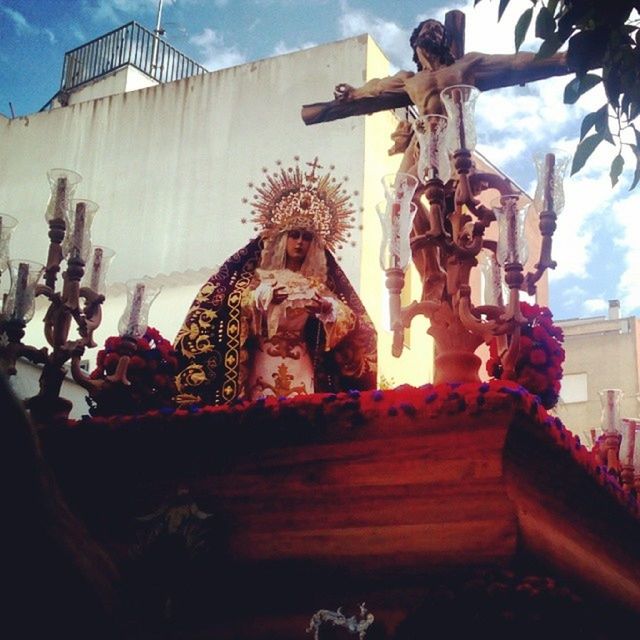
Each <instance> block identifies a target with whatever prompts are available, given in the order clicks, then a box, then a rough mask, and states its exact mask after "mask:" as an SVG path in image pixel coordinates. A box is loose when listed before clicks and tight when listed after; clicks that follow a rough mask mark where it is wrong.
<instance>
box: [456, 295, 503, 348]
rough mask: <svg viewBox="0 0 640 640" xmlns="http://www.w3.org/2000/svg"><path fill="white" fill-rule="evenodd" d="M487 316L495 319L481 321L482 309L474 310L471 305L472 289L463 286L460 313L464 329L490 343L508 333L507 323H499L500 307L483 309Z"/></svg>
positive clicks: (459, 304) (459, 301)
mask: <svg viewBox="0 0 640 640" xmlns="http://www.w3.org/2000/svg"><path fill="white" fill-rule="evenodd" d="M483 310H484V312H485V314H487V315H491V316H492V317H493V318H494V319H489V320H485V321H483V320H481V319H480V317H479V316H480V315H481V311H480V309H474V307H473V305H472V304H471V287H470V286H469V285H467V284H465V285H462V286H461V287H460V290H459V300H458V312H459V315H460V321H461V322H462V324H463V325H464V327H465V328H466V329H467V330H469V331H471V333H473V334H475V335H477V336H480V337H481V338H482V339H483V340H484V342H489V341H490V340H491V339H492V338H493V337H494V336H495V335H497V334H498V333H503V332H505V331H507V330H508V329H507V326H506V323H501V322H499V320H498V318H499V316H500V313H501V311H502V310H501V309H500V308H499V307H489V306H485V307H483Z"/></svg>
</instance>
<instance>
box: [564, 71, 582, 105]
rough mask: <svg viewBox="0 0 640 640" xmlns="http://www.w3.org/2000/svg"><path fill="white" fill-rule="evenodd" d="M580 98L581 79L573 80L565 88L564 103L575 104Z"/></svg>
mask: <svg viewBox="0 0 640 640" xmlns="http://www.w3.org/2000/svg"><path fill="white" fill-rule="evenodd" d="M579 97H580V78H578V77H575V78H572V79H571V80H570V81H569V83H568V84H567V86H566V87H565V88H564V97H563V100H564V103H565V104H575V102H576V101H577V100H578V98H579Z"/></svg>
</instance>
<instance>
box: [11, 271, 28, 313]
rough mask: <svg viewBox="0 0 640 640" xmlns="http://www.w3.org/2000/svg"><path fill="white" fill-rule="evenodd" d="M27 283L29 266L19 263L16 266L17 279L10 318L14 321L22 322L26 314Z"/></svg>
mask: <svg viewBox="0 0 640 640" xmlns="http://www.w3.org/2000/svg"><path fill="white" fill-rule="evenodd" d="M28 282H29V265H28V264H27V263H26V262H21V263H20V264H19V265H18V277H17V281H16V297H15V304H14V305H13V314H12V317H13V319H14V320H22V319H23V318H24V316H25V315H26V313H27V305H28V300H27V286H28Z"/></svg>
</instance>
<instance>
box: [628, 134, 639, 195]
mask: <svg viewBox="0 0 640 640" xmlns="http://www.w3.org/2000/svg"><path fill="white" fill-rule="evenodd" d="M631 146H632V148H633V147H635V148H634V149H633V151H634V153H635V154H636V172H635V173H634V174H633V182H632V183H631V186H630V187H629V191H631V190H632V189H635V188H636V185H637V184H638V182H639V181H640V153H638V147H636V146H635V145H631Z"/></svg>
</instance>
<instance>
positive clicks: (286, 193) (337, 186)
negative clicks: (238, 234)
mask: <svg viewBox="0 0 640 640" xmlns="http://www.w3.org/2000/svg"><path fill="white" fill-rule="evenodd" d="M295 160H296V162H298V161H299V158H298V157H296V158H295ZM276 164H277V165H278V167H279V168H278V169H276V170H275V171H274V172H273V173H269V171H268V170H267V169H266V168H264V169H263V172H264V178H265V181H264V182H262V183H261V184H260V185H258V186H255V191H256V193H255V194H254V195H253V198H252V200H251V203H250V206H251V209H252V211H251V213H252V214H253V218H252V221H253V222H254V223H256V224H257V225H259V226H260V227H261V228H262V229H263V231H264V233H265V234H267V235H271V234H276V233H279V232H281V231H289V230H291V229H304V230H306V231H311V232H313V233H314V234H316V236H317V237H318V238H320V239H321V240H322V241H323V242H324V244H325V246H326V247H327V248H328V249H331V250H332V251H333V250H335V248H336V246H337V245H339V244H341V243H343V242H345V241H346V240H347V237H348V236H349V235H350V234H348V231H349V229H351V228H352V227H353V225H352V223H351V221H352V220H354V219H355V218H354V217H353V216H354V214H355V208H354V207H353V205H352V203H351V197H350V195H349V194H348V193H347V190H346V189H344V188H343V182H337V180H336V179H335V178H334V177H333V176H331V174H330V173H327V174H325V175H322V176H319V175H316V171H317V170H318V169H322V168H323V167H322V166H321V165H320V164H319V163H318V158H317V157H316V158H315V159H314V160H313V162H307V163H306V164H307V166H308V167H310V169H309V170H308V171H307V172H305V170H304V169H301V168H300V166H298V165H297V164H296V166H295V167H288V168H284V167H280V165H281V162H280V161H278V162H277V163H276ZM332 168H333V166H332ZM346 180H347V178H345V179H344V181H346ZM250 186H251V187H252V188H253V187H254V185H253V184H252V183H250ZM243 202H246V198H244V199H243Z"/></svg>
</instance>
